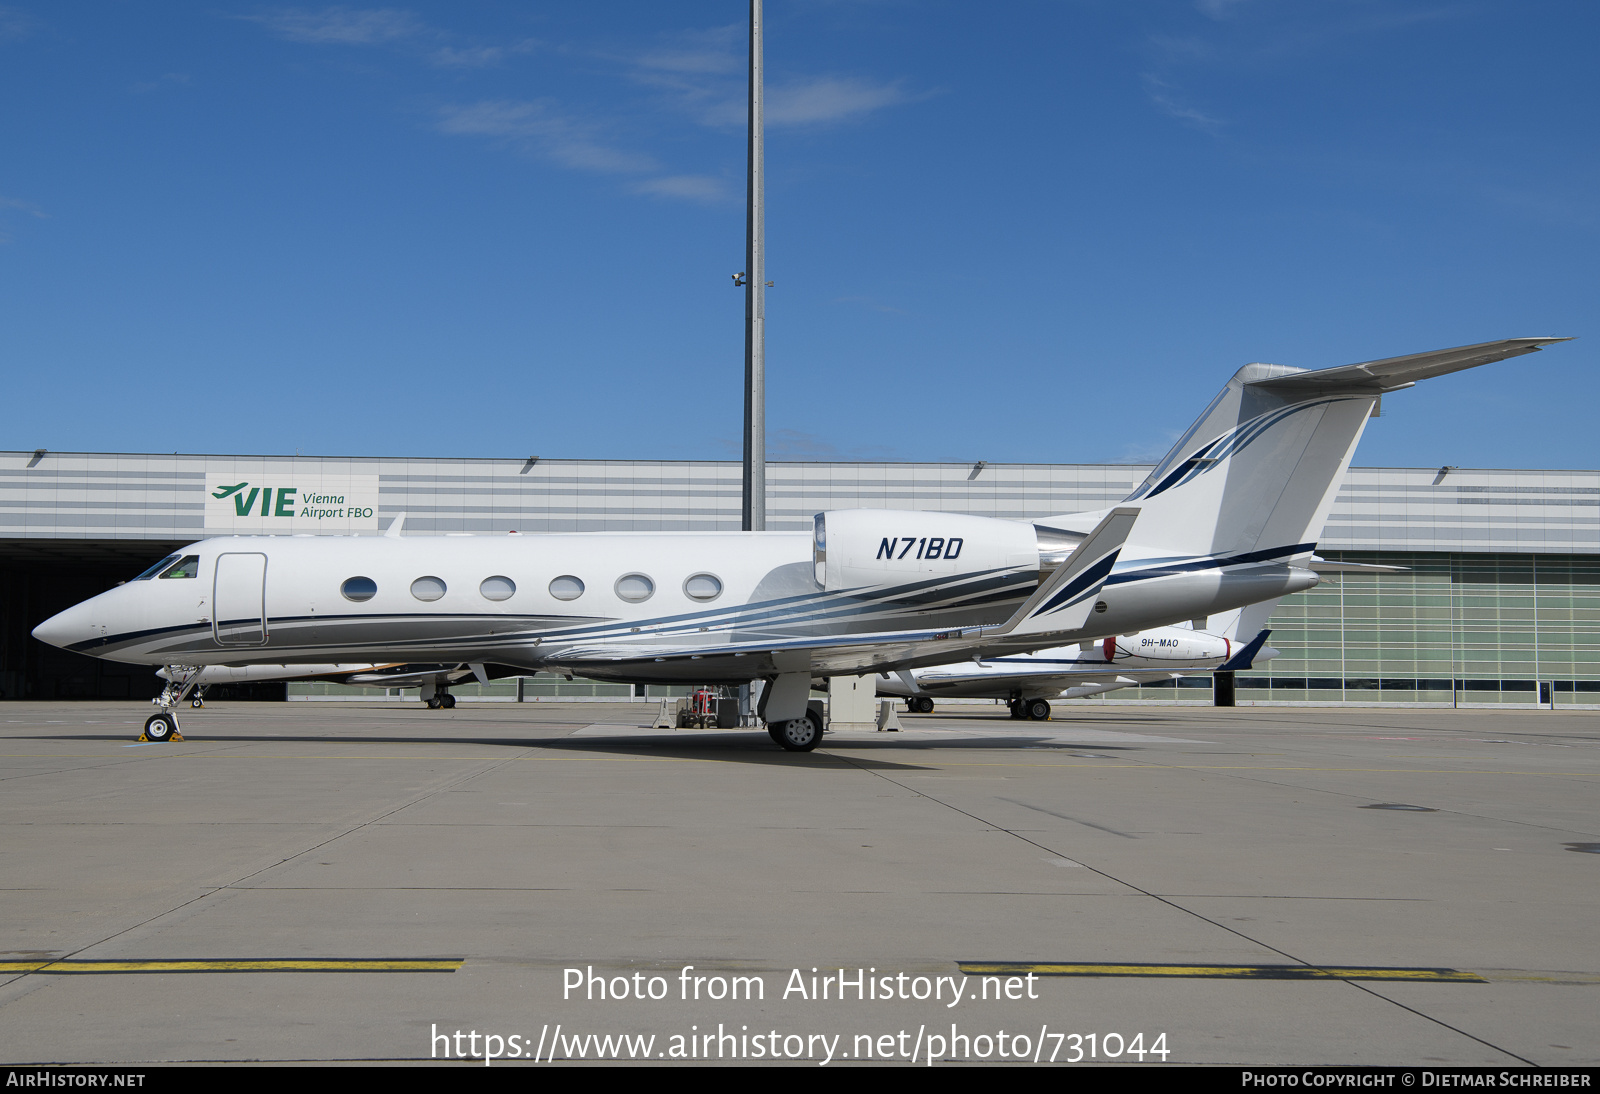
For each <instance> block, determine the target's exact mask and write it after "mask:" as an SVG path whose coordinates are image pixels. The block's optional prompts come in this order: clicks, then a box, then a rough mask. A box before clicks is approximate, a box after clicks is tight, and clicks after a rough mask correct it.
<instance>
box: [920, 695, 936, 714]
mask: <svg viewBox="0 0 1600 1094" xmlns="http://www.w3.org/2000/svg"><path fill="white" fill-rule="evenodd" d="M917 713H918V714H932V713H933V700H932V699H929V698H928V697H927V696H926V695H923V696H921V697H919V698H918V699H917Z"/></svg>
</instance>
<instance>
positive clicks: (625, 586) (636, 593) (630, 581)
mask: <svg viewBox="0 0 1600 1094" xmlns="http://www.w3.org/2000/svg"><path fill="white" fill-rule="evenodd" d="M655 594H656V583H655V582H654V581H651V580H650V579H649V578H648V577H646V576H644V575H643V574H623V575H622V576H621V577H619V578H617V595H618V596H620V597H621V598H622V599H623V600H628V601H632V602H633V603H635V604H637V603H639V602H640V601H643V600H649V599H650V598H651V597H652V596H654V595H655Z"/></svg>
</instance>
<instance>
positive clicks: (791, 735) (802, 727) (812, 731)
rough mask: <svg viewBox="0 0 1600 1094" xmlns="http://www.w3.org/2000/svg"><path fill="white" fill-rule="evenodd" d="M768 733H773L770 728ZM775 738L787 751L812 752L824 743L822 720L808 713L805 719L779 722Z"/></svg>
mask: <svg viewBox="0 0 1600 1094" xmlns="http://www.w3.org/2000/svg"><path fill="white" fill-rule="evenodd" d="M768 731H769V732H770V731H771V727H770V726H769V727H768ZM774 736H775V737H776V738H777V741H778V744H780V745H782V746H783V748H784V749H785V750H786V751H789V752H810V751H811V750H812V749H813V748H816V747H817V745H818V744H820V743H821V741H822V719H820V718H818V717H817V716H816V714H815V713H813V712H811V711H807V712H806V716H805V717H804V718H791V719H790V720H789V721H787V722H779V723H778V725H777V733H776V734H774Z"/></svg>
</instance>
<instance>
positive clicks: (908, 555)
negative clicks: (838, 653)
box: [812, 509, 1040, 590]
mask: <svg viewBox="0 0 1600 1094" xmlns="http://www.w3.org/2000/svg"><path fill="white" fill-rule="evenodd" d="M813 537H814V538H813V543H812V560H813V562H814V563H815V564H816V576H817V584H819V585H821V586H822V587H823V588H825V589H829V590H835V589H855V588H861V587H863V586H866V587H869V588H870V587H877V586H881V585H892V584H899V583H901V582H907V581H916V580H917V579H918V578H923V577H938V576H940V575H944V574H963V573H975V572H978V571H990V572H994V571H1017V570H1035V571H1036V570H1038V569H1039V555H1040V551H1039V534H1038V533H1037V532H1036V530H1035V529H1034V526H1033V525H1031V524H1019V523H1017V522H1016V521H1011V520H996V519H995V518H993V517H971V516H966V515H963V514H961V513H929V512H923V511H918V510H906V509H839V510H835V511H833V512H831V513H818V514H817V516H816V520H815V531H814V533H813Z"/></svg>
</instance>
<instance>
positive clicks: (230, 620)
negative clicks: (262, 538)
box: [211, 553, 267, 646]
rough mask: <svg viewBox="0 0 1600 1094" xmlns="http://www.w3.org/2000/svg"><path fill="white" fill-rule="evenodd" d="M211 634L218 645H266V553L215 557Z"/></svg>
mask: <svg viewBox="0 0 1600 1094" xmlns="http://www.w3.org/2000/svg"><path fill="white" fill-rule="evenodd" d="M211 633H212V634H213V635H214V636H215V637H216V640H217V645H219V646H264V645H266V644H267V556H266V555H262V554H253V553H252V554H243V553H241V554H228V555H218V556H217V578H216V584H215V585H214V586H213V589H212V599H211Z"/></svg>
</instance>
